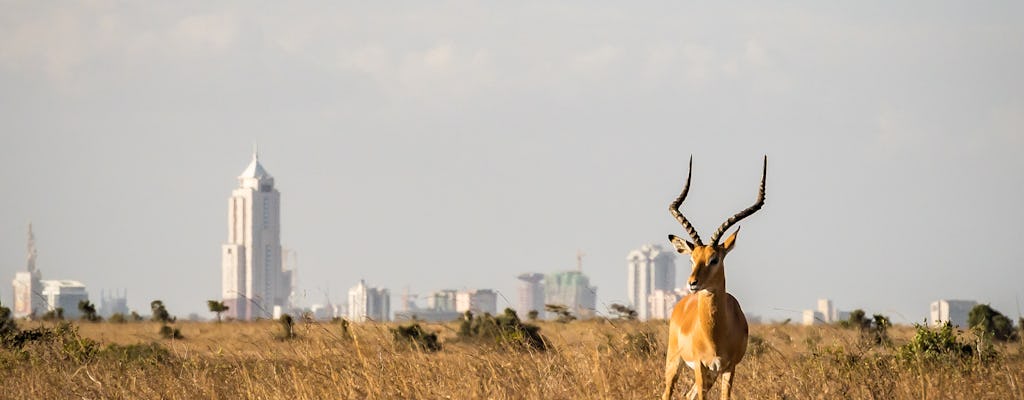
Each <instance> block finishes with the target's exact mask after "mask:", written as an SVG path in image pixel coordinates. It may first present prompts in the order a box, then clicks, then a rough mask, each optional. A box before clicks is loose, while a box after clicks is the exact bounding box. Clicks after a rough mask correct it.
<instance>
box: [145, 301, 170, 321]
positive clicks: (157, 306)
mask: <svg viewBox="0 0 1024 400" xmlns="http://www.w3.org/2000/svg"><path fill="white" fill-rule="evenodd" d="M149 308H150V309H152V310H153V316H152V317H151V318H152V320H153V321H157V322H162V323H165V324H166V323H170V322H174V320H175V318H172V317H171V314H170V313H169V312H167V307H164V302H163V301H160V300H153V302H151V303H149Z"/></svg>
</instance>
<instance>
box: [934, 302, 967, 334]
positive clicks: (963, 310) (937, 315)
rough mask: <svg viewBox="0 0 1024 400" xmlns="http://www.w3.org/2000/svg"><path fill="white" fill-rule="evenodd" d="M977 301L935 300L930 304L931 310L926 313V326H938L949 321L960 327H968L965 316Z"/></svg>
mask: <svg viewBox="0 0 1024 400" xmlns="http://www.w3.org/2000/svg"><path fill="white" fill-rule="evenodd" d="M976 305H978V303H977V302H976V301H974V300H936V301H933V302H932V304H931V310H930V313H929V314H928V326H932V327H935V326H939V325H941V324H942V323H944V322H947V321H948V322H949V323H950V324H952V325H953V326H958V327H960V328H961V329H967V328H970V327H969V326H968V324H967V317H968V316H969V315H970V313H971V309H972V308H974V306H976Z"/></svg>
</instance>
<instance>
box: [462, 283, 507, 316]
mask: <svg viewBox="0 0 1024 400" xmlns="http://www.w3.org/2000/svg"><path fill="white" fill-rule="evenodd" d="M455 311H457V312H460V313H464V312H466V311H472V312H473V314H485V313H487V314H491V315H495V314H497V311H498V294H497V293H495V292H494V291H493V290H491V289H476V290H466V291H461V292H458V293H456V295H455Z"/></svg>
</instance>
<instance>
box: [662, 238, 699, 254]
mask: <svg viewBox="0 0 1024 400" xmlns="http://www.w3.org/2000/svg"><path fill="white" fill-rule="evenodd" d="M668 240H669V241H670V242H672V244H673V245H675V246H676V251H678V252H679V253H680V254H690V253H691V252H693V243H690V242H687V241H686V240H684V239H683V238H681V237H679V236H676V235H668Z"/></svg>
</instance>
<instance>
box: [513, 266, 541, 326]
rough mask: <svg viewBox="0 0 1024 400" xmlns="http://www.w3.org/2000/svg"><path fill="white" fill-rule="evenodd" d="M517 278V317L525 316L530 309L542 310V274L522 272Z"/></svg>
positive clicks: (539, 311)
mask: <svg viewBox="0 0 1024 400" xmlns="http://www.w3.org/2000/svg"><path fill="white" fill-rule="evenodd" d="M517 279H519V305H518V306H516V311H518V313H519V317H521V318H525V317H526V314H528V313H529V312H530V311H537V312H538V313H543V312H544V283H543V282H544V275H543V274H536V273H531V274H522V275H519V276H518V277H517Z"/></svg>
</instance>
